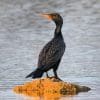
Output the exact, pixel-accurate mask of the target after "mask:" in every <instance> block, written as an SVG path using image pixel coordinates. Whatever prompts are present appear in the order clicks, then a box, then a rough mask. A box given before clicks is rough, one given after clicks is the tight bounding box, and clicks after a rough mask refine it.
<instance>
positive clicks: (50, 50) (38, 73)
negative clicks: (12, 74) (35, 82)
mask: <svg viewBox="0 0 100 100" xmlns="http://www.w3.org/2000/svg"><path fill="white" fill-rule="evenodd" d="M43 16H44V17H46V18H48V19H51V20H53V21H54V22H55V24H56V29H55V32H54V37H53V39H52V40H51V41H50V42H48V43H47V44H46V45H45V46H44V48H43V49H42V50H41V52H40V54H39V60H38V67H37V69H36V70H35V71H33V72H32V73H30V74H29V75H28V76H26V78H27V77H32V78H39V77H42V75H43V73H44V72H46V73H47V71H49V70H50V69H53V72H54V75H55V77H56V78H58V75H57V69H58V66H59V63H60V61H61V59H62V56H63V54H64V51H65V43H64V39H63V36H62V32H61V28H62V25H63V19H62V17H61V16H60V15H59V14H58V13H51V14H43ZM47 76H48V73H47Z"/></svg>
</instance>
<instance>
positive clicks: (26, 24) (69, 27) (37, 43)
mask: <svg viewBox="0 0 100 100" xmlns="http://www.w3.org/2000/svg"><path fill="white" fill-rule="evenodd" d="M43 12H59V13H60V14H61V15H62V16H63V19H64V25H63V29H62V32H63V35H64V39H65V43H66V52H65V54H64V57H63V59H62V62H61V64H60V67H59V70H58V73H59V76H60V77H61V78H62V79H63V80H64V81H69V82H73V83H77V84H80V85H86V86H88V87H90V88H91V89H92V90H91V91H89V92H86V93H80V94H78V95H75V96H73V97H62V98H61V99H60V100H100V0H0V100H30V98H28V97H25V96H22V95H17V94H14V93H13V92H12V88H13V87H14V86H16V85H18V84H23V83H25V82H26V81H30V79H25V76H26V75H27V74H29V73H30V72H31V71H32V70H34V69H35V68H36V65H37V60H38V54H39V52H40V50H41V48H42V47H43V46H44V45H45V44H46V43H47V42H48V41H49V40H50V39H51V38H52V37H53V32H54V28H55V25H54V23H53V22H50V21H48V20H46V19H44V18H42V17H41V16H40V13H43ZM49 74H52V72H50V73H49ZM34 100H35V99H34Z"/></svg>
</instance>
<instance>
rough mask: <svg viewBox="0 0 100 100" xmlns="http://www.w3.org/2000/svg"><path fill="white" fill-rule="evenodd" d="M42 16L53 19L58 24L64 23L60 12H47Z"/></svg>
mask: <svg viewBox="0 0 100 100" xmlns="http://www.w3.org/2000/svg"><path fill="white" fill-rule="evenodd" d="M42 16H43V17H45V18H47V19H49V20H53V21H54V22H55V23H56V25H58V24H60V25H62V24H63V19H62V17H61V16H60V14H58V13H49V14H48V13H45V14H42Z"/></svg>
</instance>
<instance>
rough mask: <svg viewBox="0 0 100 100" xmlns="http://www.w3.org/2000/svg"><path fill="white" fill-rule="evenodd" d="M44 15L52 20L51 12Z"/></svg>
mask: <svg viewBox="0 0 100 100" xmlns="http://www.w3.org/2000/svg"><path fill="white" fill-rule="evenodd" d="M42 16H43V17H45V18H47V19H49V20H52V16H51V15H50V14H42Z"/></svg>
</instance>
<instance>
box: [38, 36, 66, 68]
mask: <svg viewBox="0 0 100 100" xmlns="http://www.w3.org/2000/svg"><path fill="white" fill-rule="evenodd" d="M64 51H65V43H64V40H63V37H62V36H57V37H54V38H53V39H52V40H51V41H50V42H48V43H47V44H46V45H45V46H44V48H43V49H42V50H41V52H40V54H39V60H38V67H44V66H45V67H46V68H47V67H48V68H49V67H50V66H53V64H55V63H56V62H57V61H58V60H59V59H61V57H62V56H63V54H64Z"/></svg>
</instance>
